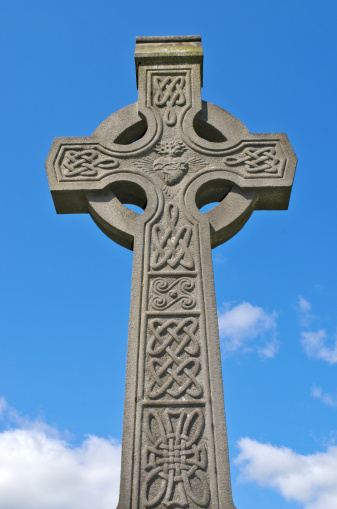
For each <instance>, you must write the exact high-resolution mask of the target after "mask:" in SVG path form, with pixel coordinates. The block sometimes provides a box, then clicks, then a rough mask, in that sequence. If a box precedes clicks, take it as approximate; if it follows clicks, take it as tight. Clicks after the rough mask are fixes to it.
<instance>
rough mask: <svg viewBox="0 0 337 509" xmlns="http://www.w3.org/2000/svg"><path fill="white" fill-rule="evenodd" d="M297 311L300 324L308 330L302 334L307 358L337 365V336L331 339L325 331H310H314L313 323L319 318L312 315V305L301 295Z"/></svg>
mask: <svg viewBox="0 0 337 509" xmlns="http://www.w3.org/2000/svg"><path fill="white" fill-rule="evenodd" d="M297 309H298V312H299V315H300V324H301V326H302V328H304V329H306V330H303V331H302V332H301V343H302V346H303V348H304V351H305V353H306V354H307V356H308V357H312V358H314V359H321V360H323V361H326V362H328V363H329V364H335V363H337V334H335V335H334V337H333V338H332V339H329V338H328V336H327V333H326V330H325V329H319V330H309V328H310V329H312V327H310V326H311V322H312V321H313V320H314V319H317V317H316V316H315V315H313V314H312V313H311V309H312V306H311V303H310V302H309V301H307V300H306V299H304V298H303V297H302V296H301V295H300V296H299V297H298V304H297Z"/></svg>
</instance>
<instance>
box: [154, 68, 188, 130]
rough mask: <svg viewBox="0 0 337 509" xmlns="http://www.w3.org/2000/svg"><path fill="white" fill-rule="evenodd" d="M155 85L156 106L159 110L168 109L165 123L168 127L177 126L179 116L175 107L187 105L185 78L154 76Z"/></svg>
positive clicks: (165, 114)
mask: <svg viewBox="0 0 337 509" xmlns="http://www.w3.org/2000/svg"><path fill="white" fill-rule="evenodd" d="M153 84H154V91H155V94H154V98H153V102H154V104H155V105H156V106H158V107H159V108H162V107H166V111H165V113H164V121H165V123H166V125H168V126H173V125H175V124H176V122H177V115H176V112H175V111H174V106H175V105H177V106H184V104H185V103H186V97H185V93H184V87H185V78H184V77H183V76H154V77H153Z"/></svg>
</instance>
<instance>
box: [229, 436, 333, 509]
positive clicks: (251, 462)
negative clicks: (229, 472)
mask: <svg viewBox="0 0 337 509" xmlns="http://www.w3.org/2000/svg"><path fill="white" fill-rule="evenodd" d="M238 447H239V449H240V453H239V455H238V456H237V458H236V459H235V463H236V464H237V465H238V467H239V468H240V472H241V475H240V480H241V481H242V482H256V483H257V484H258V485H260V486H263V487H269V488H272V489H274V490H276V491H277V492H279V493H280V494H281V495H282V496H283V497H284V498H285V499H287V500H292V501H295V502H297V503H299V504H301V506H302V507H303V508H304V509H336V507H337V447H336V446H334V447H329V448H328V449H327V450H326V452H318V453H315V454H310V455H301V454H297V453H296V452H294V451H293V450H291V449H289V448H287V447H275V446H273V445H271V444H262V443H259V442H257V441H255V440H251V439H250V438H242V439H240V440H239V442H238Z"/></svg>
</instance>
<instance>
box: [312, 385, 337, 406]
mask: <svg viewBox="0 0 337 509" xmlns="http://www.w3.org/2000/svg"><path fill="white" fill-rule="evenodd" d="M311 396H312V397H313V398H315V399H319V400H320V401H322V403H324V404H325V405H328V406H331V407H337V395H336V396H332V394H328V393H327V392H323V389H322V388H321V387H318V386H317V385H313V386H312V388H311Z"/></svg>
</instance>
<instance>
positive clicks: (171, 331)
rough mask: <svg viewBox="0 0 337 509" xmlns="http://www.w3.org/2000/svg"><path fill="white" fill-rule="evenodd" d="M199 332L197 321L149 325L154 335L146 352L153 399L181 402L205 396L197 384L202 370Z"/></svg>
mask: <svg viewBox="0 0 337 509" xmlns="http://www.w3.org/2000/svg"><path fill="white" fill-rule="evenodd" d="M197 328H198V322H197V319H196V318H185V319H180V320H179V319H177V318H169V319H167V320H163V319H158V318H155V319H153V320H150V321H149V330H150V332H151V335H150V337H149V340H148V344H147V348H146V351H147V354H148V356H149V360H148V366H149V369H150V373H151V376H150V381H149V384H148V387H147V391H146V394H147V396H148V397H149V398H151V399H158V398H161V397H162V396H167V395H169V396H172V397H173V398H179V397H180V396H182V395H183V394H185V393H187V394H189V395H190V396H191V397H192V398H200V397H201V396H202V393H203V389H202V387H201V385H200V383H199V381H198V380H197V375H198V373H199V370H200V360H199V359H198V356H199V353H200V347H199V343H198V340H197V338H196V336H195V332H196V330H197Z"/></svg>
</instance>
